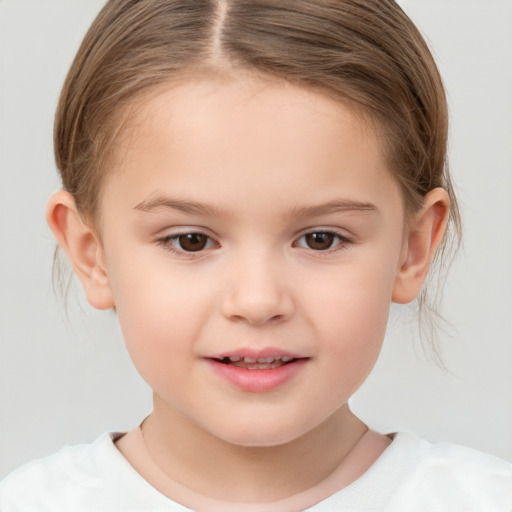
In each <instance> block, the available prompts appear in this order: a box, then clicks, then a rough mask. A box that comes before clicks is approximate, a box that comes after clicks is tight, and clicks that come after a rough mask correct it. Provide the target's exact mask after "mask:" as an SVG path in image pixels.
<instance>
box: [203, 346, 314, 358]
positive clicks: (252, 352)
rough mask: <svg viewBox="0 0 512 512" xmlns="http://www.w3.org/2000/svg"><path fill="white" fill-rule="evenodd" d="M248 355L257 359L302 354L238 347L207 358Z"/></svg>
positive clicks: (298, 356)
mask: <svg viewBox="0 0 512 512" xmlns="http://www.w3.org/2000/svg"><path fill="white" fill-rule="evenodd" d="M235 356H238V357H250V358H252V359H259V358H265V357H275V358H278V357H285V356H288V357H291V358H293V359H302V358H304V356H301V355H299V354H294V353H292V352H286V351H284V350H281V349H278V348H273V347H265V348H258V349H255V348H250V347H246V348H240V349H238V350H231V351H230V352H222V353H219V354H213V355H209V356H207V357H208V359H224V358H225V357H235Z"/></svg>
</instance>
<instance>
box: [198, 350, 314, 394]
mask: <svg viewBox="0 0 512 512" xmlns="http://www.w3.org/2000/svg"><path fill="white" fill-rule="evenodd" d="M228 357H243V358H246V357H247V358H251V359H259V358H268V357H274V358H282V357H290V358H292V361H290V362H289V363H287V364H284V365H283V366H278V367H275V368H268V369H267V368H266V369H256V370H249V369H247V368H244V367H240V366H234V365H230V364H225V363H222V362H221V361H220V360H221V359H224V358H228ZM205 360H206V362H207V363H208V364H209V366H210V367H211V368H212V370H213V371H214V373H215V374H216V375H217V376H219V377H220V378H221V379H222V380H224V381H227V382H228V383H229V384H230V385H234V386H235V387H236V388H238V389H240V390H242V391H247V392H250V393H265V392H269V391H272V390H275V389H277V388H279V387H281V386H282V385H284V384H285V383H286V382H288V381H289V380H291V379H292V378H293V377H294V376H295V375H297V374H298V373H299V372H300V371H301V370H302V369H303V368H304V367H305V365H306V363H307V362H308V361H309V358H308V357H304V356H300V355H298V354H293V353H291V352H286V351H283V350H279V349H274V348H264V349H250V348H246V349H240V350H234V351H230V352H223V353H221V354H216V355H214V356H209V357H207V358H205Z"/></svg>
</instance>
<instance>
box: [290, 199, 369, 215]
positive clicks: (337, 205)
mask: <svg viewBox="0 0 512 512" xmlns="http://www.w3.org/2000/svg"><path fill="white" fill-rule="evenodd" d="M338 212H355V213H357V212H361V213H379V209H378V208H377V207H376V206H375V205H374V204H372V203H368V202H363V201H352V200H348V199H339V200H335V201H329V202H328V203H323V204H319V205H313V206H301V207H298V208H294V209H293V210H292V211H291V212H290V216H293V217H320V216H321V215H329V214H331V213H338Z"/></svg>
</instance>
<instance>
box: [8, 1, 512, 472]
mask: <svg viewBox="0 0 512 512" xmlns="http://www.w3.org/2000/svg"><path fill="white" fill-rule="evenodd" d="M102 3H103V2H102V1H101V0H72V1H70V0H0V477H2V476H3V475H5V474H6V473H7V472H9V471H10V470H12V469H13V468H15V467H16V466H18V465H20V464H22V463H24V462H26V461H28V460H30V459H33V458H36V457H40V456H42V455H46V454H49V453H51V452H53V451H56V450H57V449H59V448H60V447H62V446H63V445H65V444H74V443H80V442H89V441H92V440H93V439H95V438H96V437H97V436H98V435H99V434H101V433H102V432H104V431H107V430H124V429H128V428H131V427H133V426H135V425H136V424H138V423H139V422H140V421H141V419H142V418H143V417H144V416H145V415H146V414H147V413H148V412H149V411H150V409H151V393H150V390H149V389H148V387H147V386H146V384H145V383H144V382H143V381H142V380H141V378H140V377H139V376H138V375H137V373H136V371H135V370H134V368H133V366H132V364H131V362H130V360H129V358H128V356H127V355H126V353H125V350H124V346H123V342H122V338H121V335H120V332H119V329H118V327H117V324H116V319H115V315H114V314H113V313H111V312H97V311H94V310H93V309H92V308H91V307H90V306H89V305H88V304H86V303H85V302H84V301H83V300H82V299H81V290H80V289H79V288H78V287H76V289H75V290H74V291H73V290H72V291H71V294H70V298H69V300H68V304H67V306H66V305H65V304H64V303H63V301H62V300H59V298H58V296H57V295H56V294H55V293H54V292H53V290H52V284H51V269H52V258H53V250H54V247H55V241H54V239H53V236H52V234H51V233H50V231H49V230H48V228H47V227H46V224H45V220H44V209H45V203H46V200H47V198H48V196H49V195H50V194H51V193H52V192H53V191H54V190H56V189H57V188H58V187H59V181H58V179H57V174H56V169H55V164H54V162H53V154H52V122H53V115H54V111H55V106H56V101H57V97H58V94H59V90H60V87H61V85H62V82H63V80H64V76H65V74H66V72H67V68H68V67H69V65H70V63H71V60H72V58H73V55H74V53H75V51H76V50H77V47H78V45H79V43H80V41H81V38H82V37H83V35H84V33H85V31H86V29H87V27H88V26H89V24H90V22H91V21H92V19H93V17H94V16H95V14H96V13H97V12H98V10H99V8H100V7H101V5H102ZM402 5H403V6H404V8H405V10H406V11H407V12H408V13H409V15H410V16H411V17H412V18H413V20H414V21H415V22H416V23H417V25H418V26H419V27H420V29H421V30H422V31H423V32H424V34H426V36H427V39H428V41H429V42H430V44H431V47H432V49H433V52H434V54H435V55H436V57H437V60H438V63H439V66H440V68H441V72H442V74H443V76H444V79H445V83H446V87H447V90H448V95H449V102H450V107H451V132H450V160H451V166H452V169H453V173H454V176H455V180H456V182H457V189H458V192H459V197H460V200H461V204H462V211H463V216H464V224H465V229H464V249H463V251H462V252H461V253H460V254H459V256H458V258H457V259H456V261H455V263H454V266H453V268H452V272H451V273H450V276H449V278H448V280H447V282H446V286H445V304H444V308H443V312H444V314H445V316H446V317H447V318H448V319H449V320H450V322H451V325H452V327H451V328H450V329H448V330H447V332H441V333H440V340H441V345H442V347H443V353H444V361H445V364H446V366H447V367H448V369H449V371H443V370H441V369H439V368H438V367H437V366H436V365H435V364H433V363H432V362H429V360H428V359H427V358H426V357H425V355H424V354H423V351H422V349H421V345H420V343H419V341H418V339H417V336H414V328H413V327H411V325H410V324H409V323H408V322H407V321H406V318H407V316H408V315H407V314H406V315H403V314H402V313H400V312H398V313H397V312H396V311H394V312H393V318H394V320H393V321H392V323H391V326H390V329H389V333H388V336H387V338H386V342H385V345H384V349H383V352H382V355H381V358H380V360H379V362H378V363H377V366H376V368H375V370H374V372H373V373H372V375H371V377H370V378H369V380H368V381H367V382H366V383H365V384H364V385H363V387H362V388H361V390H360V391H359V392H358V393H357V395H356V396H355V397H353V398H352V400H351V404H352V407H353V409H354V410H355V411H356V413H359V414H360V415H361V416H362V418H363V419H364V420H366V421H367V422H368V423H369V424H370V425H371V426H372V427H373V428H376V429H380V430H381V431H383V432H389V431H395V430H404V429H405V430H412V431H415V432H417V433H418V434H420V435H421V436H424V437H426V438H428V439H430V440H432V441H441V440H446V441H451V442H455V443H459V444H464V445H467V446H472V447H475V448H477V449H480V450H483V451H486V452H490V453H493V454H496V455H498V456H500V457H502V458H506V459H512V371H511V368H512V364H511V363H512V235H511V228H512V201H511V200H510V197H511V194H512V94H511V92H510V91H512V30H510V27H511V23H512V2H511V1H510V0H492V1H491V0H480V1H475V0H410V1H403V2H402ZM319 399H321V397H319Z"/></svg>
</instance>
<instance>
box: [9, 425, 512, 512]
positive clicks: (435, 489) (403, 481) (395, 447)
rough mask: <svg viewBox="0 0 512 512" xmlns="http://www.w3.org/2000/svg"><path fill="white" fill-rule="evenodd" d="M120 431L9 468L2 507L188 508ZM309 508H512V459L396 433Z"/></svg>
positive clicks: (28, 510)
mask: <svg viewBox="0 0 512 512" xmlns="http://www.w3.org/2000/svg"><path fill="white" fill-rule="evenodd" d="M115 436H116V434H108V433H107V434H103V435H102V436H101V437H100V438H98V439H97V440H96V441H95V442H94V443H92V444H84V445H78V446H73V447H66V448H63V449H62V450H61V451H59V452H58V453H56V454H54V455H51V456H49V457H46V458H43V459H40V460H36V461H34V462H31V463H29V464H27V465H25V466H23V467H21V468H20V469H18V470H17V471H15V472H14V473H11V475H9V476H8V477H7V478H5V479H4V480H3V481H2V482H1V483H0V511H1V512H50V511H51V512H86V511H87V512H93V511H94V512H185V511H190V509H189V508H187V507H184V506H183V505H180V504H178V503H176V502H174V501H172V500H171V499H169V498H167V497H165V496H164V495H163V494H161V493H160V492H158V491H157V490H156V489H154V488H153V487H152V486H151V485H150V484H149V483H148V482H147V481H146V480H144V479H143V478H142V477H141V476H140V475H139V474H138V473H137V472H136V471H135V470H134V469H133V467H132V466H131V465H130V464H129V462H128V461H127V460H126V459H125V458H124V457H123V455H122V454H121V452H119V450H118V449H117V448H116V446H115V445H114V442H113V439H115V438H116V437H115ZM254 510H256V511H257V510H258V508H257V506H255V508H254ZM306 510H307V511H308V512H327V511H338V510H339V511H343V512H368V511H375V512H377V511H378V512H511V511H512V464H510V463H508V462H505V461H502V460H500V459H498V458H496V457H493V456H490V455H486V454H483V453H480V452H478V451H475V450H472V449H469V448H463V447H461V446H455V445H451V444H448V443H439V444H431V443H429V442H427V441H424V440H421V439H420V438H418V437H417V436H415V435H414V434H410V433H398V434H396V435H395V436H394V439H393V442H392V443H391V444H390V445H389V447H388V448H387V449H386V450H385V451H384V453H383V454H382V455H381V456H380V457H379V459H378V460H377V461H376V462H375V463H374V464H373V466H372V467H371V468H370V469H369V470H368V471H367V472H366V473H365V474H364V475H363V476H361V477H360V478H358V479H357V480H356V481H355V482H353V483H352V484H350V485H349V486H348V487H345V488H344V489H342V490H341V491H338V492H337V493H335V494H333V495H332V496H330V497H329V498H327V499H325V500H323V501H321V502H320V503H317V504H316V505H314V506H312V507H310V508H308V509H306ZM290 512H291V511H290Z"/></svg>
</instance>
